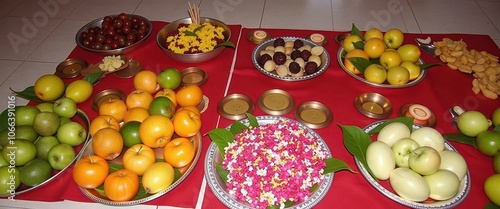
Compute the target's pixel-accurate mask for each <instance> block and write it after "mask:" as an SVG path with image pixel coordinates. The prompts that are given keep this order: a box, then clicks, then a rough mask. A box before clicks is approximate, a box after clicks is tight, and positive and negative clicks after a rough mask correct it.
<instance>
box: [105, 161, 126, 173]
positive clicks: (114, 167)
mask: <svg viewBox="0 0 500 209" xmlns="http://www.w3.org/2000/svg"><path fill="white" fill-rule="evenodd" d="M108 165H109V173H113V172H115V171H117V170H120V169H123V165H122V164H118V163H109V164H108Z"/></svg>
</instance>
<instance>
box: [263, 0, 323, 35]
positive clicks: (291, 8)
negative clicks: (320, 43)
mask: <svg viewBox="0 0 500 209" xmlns="http://www.w3.org/2000/svg"><path fill="white" fill-rule="evenodd" d="M331 8H332V6H331V2H330V1H327V0H316V1H304V0H274V1H266V3H265V8H264V13H263V15H262V24H261V27H263V28H291V29H315V30H333V23H332V10H331Z"/></svg>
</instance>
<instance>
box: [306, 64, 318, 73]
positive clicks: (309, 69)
mask: <svg viewBox="0 0 500 209" xmlns="http://www.w3.org/2000/svg"><path fill="white" fill-rule="evenodd" d="M304 70H305V71H306V73H307V74H308V75H310V74H313V73H315V72H316V71H318V64H316V63H315V62H307V63H306V66H305V67H304Z"/></svg>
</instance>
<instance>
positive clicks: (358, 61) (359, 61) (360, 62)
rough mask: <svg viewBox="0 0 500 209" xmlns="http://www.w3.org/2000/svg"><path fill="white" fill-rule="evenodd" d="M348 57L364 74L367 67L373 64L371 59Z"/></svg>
mask: <svg viewBox="0 0 500 209" xmlns="http://www.w3.org/2000/svg"><path fill="white" fill-rule="evenodd" d="M347 59H349V61H351V63H352V65H354V67H355V68H356V69H358V70H359V72H361V74H363V73H364V72H365V69H366V68H367V67H368V66H369V65H371V64H372V63H371V62H370V60H367V59H365V58H362V57H349V58H347Z"/></svg>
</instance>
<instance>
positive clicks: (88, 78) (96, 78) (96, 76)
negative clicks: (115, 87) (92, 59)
mask: <svg viewBox="0 0 500 209" xmlns="http://www.w3.org/2000/svg"><path fill="white" fill-rule="evenodd" d="M103 74H104V71H101V72H97V73H93V74H90V75H87V76H85V77H83V80H86V81H88V82H89V83H91V84H92V85H94V84H96V83H97V81H99V79H101V76H102V75H103Z"/></svg>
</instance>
